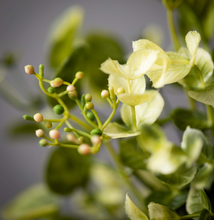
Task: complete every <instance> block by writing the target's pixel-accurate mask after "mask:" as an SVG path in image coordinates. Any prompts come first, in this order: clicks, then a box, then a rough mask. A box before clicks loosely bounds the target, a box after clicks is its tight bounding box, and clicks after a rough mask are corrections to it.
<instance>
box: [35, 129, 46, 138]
mask: <svg viewBox="0 0 214 220" xmlns="http://www.w3.org/2000/svg"><path fill="white" fill-rule="evenodd" d="M35 133H36V136H37V137H39V138H40V137H43V136H44V131H43V130H42V129H38V130H36V132H35Z"/></svg>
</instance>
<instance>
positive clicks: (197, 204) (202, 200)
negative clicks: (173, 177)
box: [186, 185, 211, 214]
mask: <svg viewBox="0 0 214 220" xmlns="http://www.w3.org/2000/svg"><path fill="white" fill-rule="evenodd" d="M203 209H207V210H208V211H209V212H211V204H210V201H209V199H208V197H207V195H206V193H205V192H204V190H203V189H200V190H196V189H195V188H194V186H193V185H191V188H190V191H189V194H188V198H187V203H186V210H187V212H188V213H189V214H193V213H198V212H201V211H202V210H203Z"/></svg>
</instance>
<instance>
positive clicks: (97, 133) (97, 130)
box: [90, 128, 103, 136]
mask: <svg viewBox="0 0 214 220" xmlns="http://www.w3.org/2000/svg"><path fill="white" fill-rule="evenodd" d="M90 134H91V135H92V136H94V135H99V136H101V135H102V134H103V133H102V131H101V130H100V129H99V128H95V129H93V130H92V131H91V133H90Z"/></svg>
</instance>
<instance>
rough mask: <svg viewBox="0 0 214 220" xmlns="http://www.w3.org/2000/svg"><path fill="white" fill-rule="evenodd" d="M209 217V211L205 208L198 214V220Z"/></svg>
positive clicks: (209, 218) (204, 219)
mask: <svg viewBox="0 0 214 220" xmlns="http://www.w3.org/2000/svg"><path fill="white" fill-rule="evenodd" d="M211 219H212V217H211V214H210V212H209V211H208V210H207V209H203V210H202V211H201V214H200V216H199V220H211Z"/></svg>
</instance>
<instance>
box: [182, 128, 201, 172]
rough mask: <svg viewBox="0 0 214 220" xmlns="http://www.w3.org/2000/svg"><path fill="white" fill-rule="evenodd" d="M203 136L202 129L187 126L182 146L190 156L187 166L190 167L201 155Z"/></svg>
mask: <svg viewBox="0 0 214 220" xmlns="http://www.w3.org/2000/svg"><path fill="white" fill-rule="evenodd" d="M201 136H202V133H201V131H199V130H196V129H192V128H190V127H187V129H186V130H185V132H184V134H183V139H182V143H181V148H182V149H183V151H184V152H185V153H186V155H187V157H188V160H187V162H186V166H187V168H190V167H191V166H192V165H193V164H194V162H196V161H197V159H198V158H199V156H200V153H201V150H202V148H203V142H204V141H203V139H202V137H201Z"/></svg>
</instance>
